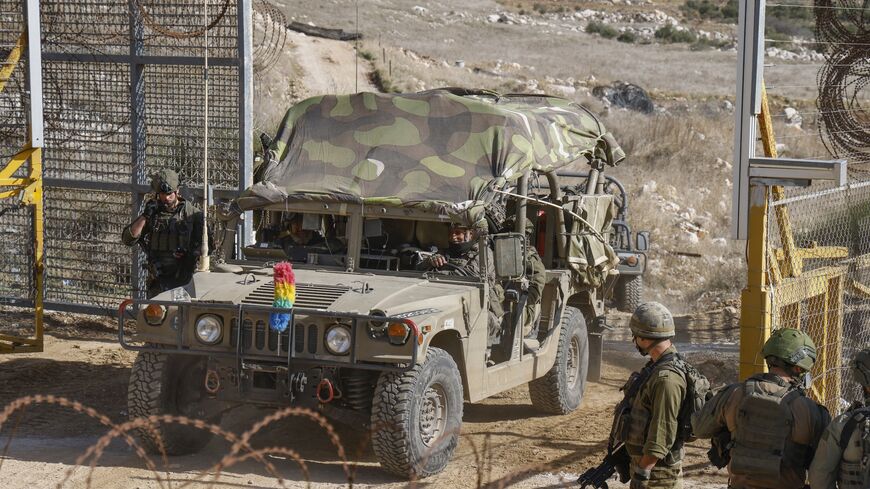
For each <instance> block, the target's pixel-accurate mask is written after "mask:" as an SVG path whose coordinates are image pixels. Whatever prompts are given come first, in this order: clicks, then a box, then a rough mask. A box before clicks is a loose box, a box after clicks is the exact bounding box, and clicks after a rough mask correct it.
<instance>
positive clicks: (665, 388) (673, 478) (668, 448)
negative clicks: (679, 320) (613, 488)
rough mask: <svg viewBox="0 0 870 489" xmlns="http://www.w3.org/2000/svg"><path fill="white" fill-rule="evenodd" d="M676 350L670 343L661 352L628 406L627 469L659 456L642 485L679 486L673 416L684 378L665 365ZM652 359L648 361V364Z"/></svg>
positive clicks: (682, 392) (680, 453)
mask: <svg viewBox="0 0 870 489" xmlns="http://www.w3.org/2000/svg"><path fill="white" fill-rule="evenodd" d="M676 353H677V349H676V348H675V347H673V346H671V347H670V348H668V349H667V350H665V351H664V352H663V353H662V356H661V357H660V360H661V361H660V362H658V363H657V364H656V365H655V367H654V368H653V371H652V374H651V375H650V377H649V380H647V381H646V383H644V385H643V386H642V387H641V388H640V391H639V392H638V394H637V397H635V398H634V402H633V403H632V405H631V417H630V424H629V429H628V437H627V439H626V440H625V447H626V449H627V450H628V454H629V456H630V457H631V472H632V473H634V472H635V469H636V468H637V467H638V464H639V463H640V459H641V458H642V457H643V456H644V455H652V456H654V457H655V458H657V459H659V461H658V463H656V465H655V467H654V468H653V470H652V472H651V473H650V480H649V481H648V482H647V483H646V484H645V486H644V487H648V488H650V489H671V488H681V487H682V481H681V476H682V461H683V443H682V441H678V440H677V433H678V428H679V422H678V420H677V415H678V414H679V412H680V406H681V405H682V403H683V399H685V397H686V379H685V377H684V376H683V375H682V374H680V373H678V372H676V371H675V370H674V369H672V368H670V367H669V364H670V362H669V361H668V359H669V358H672V357H673V356H675V355H676ZM652 363H653V361H652V360H650V364H652Z"/></svg>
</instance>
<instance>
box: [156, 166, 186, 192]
mask: <svg viewBox="0 0 870 489" xmlns="http://www.w3.org/2000/svg"><path fill="white" fill-rule="evenodd" d="M178 183H179V181H178V173H175V171H173V170H168V169H163V170H160V171H158V172H157V173H155V174H154V175H153V176H151V190H153V191H154V192H162V193H166V194H168V193H170V192H175V191H176V190H178Z"/></svg>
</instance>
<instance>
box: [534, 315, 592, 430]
mask: <svg viewBox="0 0 870 489" xmlns="http://www.w3.org/2000/svg"><path fill="white" fill-rule="evenodd" d="M578 315H579V316H580V320H581V321H584V324H585V319H584V318H583V313H582V312H581V311H580V310H579V309H577V308H576V307H570V306H569V307H566V308H565V311H564V312H563V313H562V319H561V321H560V322H559V323H560V326H561V328H560V331H559V345H558V352H557V353H556V362H555V363H554V364H553V367H552V368H551V369H550V370H549V371H548V372H547V373H546V374H545V375H544V376H543V377H540V378H538V379H535V380H533V381H531V382H529V384H528V385H529V398H530V399H531V401H532V406H534V407H535V409H537V410H538V411H541V412H544V413H548V414H568V413H570V412H572V411H574V409H575V408H572V407H571V406H569V405H568V403H567V399H566V398H565V396H564V395H562V393H561V392H560V389H561V379H560V375H561V372H560V371H559V365H561V361H562V357H563V356H564V355H565V354H566V352H567V348H568V345H567V343H568V336H569V335H570V334H571V333H570V332H569V331H568V329H569V328H568V325H570V324H571V322H572V321H574V320H575V318H576V317H577V316H578ZM584 334H585V332H584Z"/></svg>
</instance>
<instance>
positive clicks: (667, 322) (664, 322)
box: [628, 302, 676, 340]
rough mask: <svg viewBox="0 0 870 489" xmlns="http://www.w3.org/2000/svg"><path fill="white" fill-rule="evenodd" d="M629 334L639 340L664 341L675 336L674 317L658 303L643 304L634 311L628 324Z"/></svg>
mask: <svg viewBox="0 0 870 489" xmlns="http://www.w3.org/2000/svg"><path fill="white" fill-rule="evenodd" d="M628 325H629V327H630V328H631V333H632V334H634V335H635V336H637V337H639V338H649V339H656V340H657V339H665V338H670V337H672V336H674V335H675V334H676V328H674V317H673V316H672V315H671V311H669V310H668V308H667V307H665V306H663V305H662V304H660V303H658V302H645V303H643V304H641V305H639V306H638V307H637V309H635V310H634V314H632V316H631V321H630V322H629V323H628Z"/></svg>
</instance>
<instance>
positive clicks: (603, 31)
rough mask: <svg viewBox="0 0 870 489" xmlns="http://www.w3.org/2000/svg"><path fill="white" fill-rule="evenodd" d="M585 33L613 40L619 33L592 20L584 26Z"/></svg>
mask: <svg viewBox="0 0 870 489" xmlns="http://www.w3.org/2000/svg"><path fill="white" fill-rule="evenodd" d="M586 32H589V33H591V34H598V35H599V36H601V37H603V38H605V39H613V38H614V37H616V36H618V35H619V31H618V30H616V29H615V28H613V27H611V26H609V25H607V24H605V23H603V22H596V21H594V20H593V21H592V22H590V23H589V24H587V25H586Z"/></svg>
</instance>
